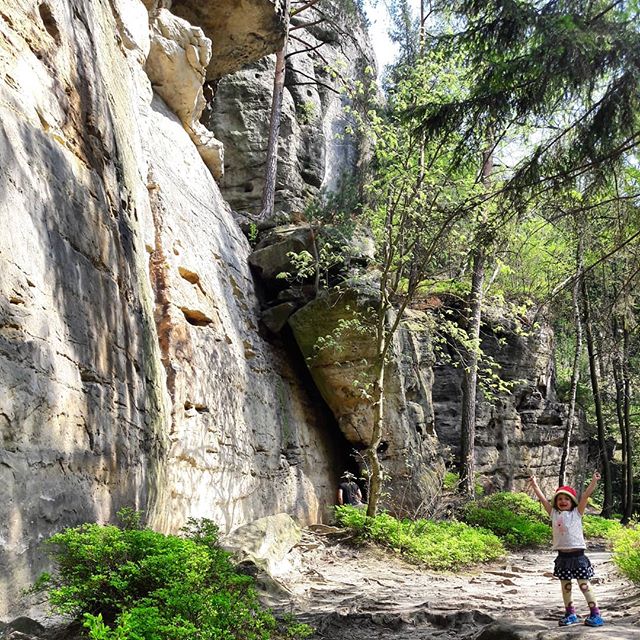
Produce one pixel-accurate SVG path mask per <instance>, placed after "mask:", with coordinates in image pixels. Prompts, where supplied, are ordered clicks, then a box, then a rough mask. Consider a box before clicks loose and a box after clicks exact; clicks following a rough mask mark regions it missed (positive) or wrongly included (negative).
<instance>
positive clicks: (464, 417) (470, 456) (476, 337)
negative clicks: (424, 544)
mask: <svg viewBox="0 0 640 640" xmlns="http://www.w3.org/2000/svg"><path fill="white" fill-rule="evenodd" d="M491 138H492V136H489V139H490V140H491ZM492 171H493V142H491V141H490V142H489V144H488V145H487V149H486V150H485V152H484V153H483V156H482V174H481V175H482V184H483V185H484V187H485V188H486V189H488V187H489V182H490V180H491V173H492ZM477 242H478V246H477V247H476V249H475V251H474V253H473V273H472V276H471V294H470V296H469V307H470V317H469V323H468V327H467V335H468V337H469V342H470V345H471V346H470V348H469V349H468V350H467V362H466V366H465V367H464V368H463V370H462V411H461V417H460V489H461V491H462V493H463V494H465V495H467V496H469V497H470V498H473V497H475V440H476V395H477V387H478V358H479V355H480V324H481V322H482V302H483V299H484V276H485V263H486V248H485V247H484V246H483V244H482V242H481V241H479V240H477Z"/></svg>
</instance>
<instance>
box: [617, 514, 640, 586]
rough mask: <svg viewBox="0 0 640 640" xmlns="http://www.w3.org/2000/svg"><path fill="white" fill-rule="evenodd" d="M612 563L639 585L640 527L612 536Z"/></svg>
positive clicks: (630, 528)
mask: <svg viewBox="0 0 640 640" xmlns="http://www.w3.org/2000/svg"><path fill="white" fill-rule="evenodd" d="M613 561H614V562H615V564H616V566H617V567H618V568H619V569H620V571H622V573H624V575H625V576H627V578H629V580H631V581H633V582H635V583H636V584H640V526H635V527H629V528H622V527H621V528H620V530H619V531H617V532H616V533H614V534H613Z"/></svg>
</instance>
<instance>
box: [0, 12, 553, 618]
mask: <svg viewBox="0 0 640 640" xmlns="http://www.w3.org/2000/svg"><path fill="white" fill-rule="evenodd" d="M329 6H331V7H333V9H332V11H334V12H335V15H336V17H337V18H338V19H337V20H335V21H334V22H333V23H331V25H324V26H323V25H316V26H311V27H309V29H301V30H300V34H301V35H300V37H301V39H302V40H303V42H306V43H307V45H309V46H307V45H305V44H304V43H300V42H298V44H295V45H293V50H294V52H295V53H296V55H292V56H291V57H290V58H289V62H288V73H289V81H288V87H287V92H286V95H285V109H284V118H285V119H284V124H283V136H282V146H281V172H280V175H279V188H278V194H277V202H278V203H279V208H280V209H282V210H285V211H288V212H299V211H301V210H303V209H304V207H305V206H306V204H307V201H308V198H309V197H311V196H314V195H316V194H317V193H318V192H319V191H320V190H321V189H329V190H330V189H331V188H334V187H335V186H336V185H337V184H338V182H339V180H340V178H341V176H342V174H344V173H346V174H349V173H351V172H353V171H354V170H357V168H358V165H359V162H360V157H361V156H360V149H359V147H358V141H356V140H351V139H348V138H344V137H340V138H338V137H336V134H341V133H343V131H344V126H345V119H344V112H343V104H344V97H343V95H342V94H341V93H340V83H341V82H342V80H341V78H340V77H341V76H347V77H352V78H353V77H357V76H358V74H360V73H361V72H362V71H363V70H364V69H365V67H366V66H367V65H368V64H370V60H369V57H370V56H369V54H368V53H367V47H366V44H365V45H363V44H362V43H363V42H366V38H365V35H364V30H363V26H362V24H361V22H360V21H359V20H358V19H355V21H354V22H351V23H349V24H348V25H347V20H353V19H354V18H353V15H352V14H347V13H345V14H341V13H340V10H339V8H338V4H335V3H334V4H330V5H329ZM336 25H337V26H336ZM282 29H283V18H282V7H281V3H280V2H278V1H275V0H242V1H241V2H236V1H233V0H221V1H220V2H216V3H213V2H210V3H209V2H207V3H203V2H197V1H196V0H174V1H173V2H169V1H168V0H144V2H143V1H142V0H44V1H42V0H11V1H10V2H7V1H6V0H0V221H1V223H2V233H0V430H1V433H2V448H0V505H2V507H1V511H0V514H1V518H0V616H1V615H4V612H5V611H6V610H7V607H9V606H10V604H11V603H12V602H13V601H14V600H15V598H16V596H17V595H18V593H19V591H20V589H21V588H22V587H23V586H25V585H27V584H28V583H29V582H31V580H32V579H33V578H34V577H35V576H36V575H37V573H38V572H39V571H40V569H41V568H43V567H44V566H45V565H46V557H45V555H44V553H43V550H42V548H41V546H40V543H41V541H42V540H44V539H45V538H46V537H47V536H49V535H50V534H51V533H53V532H55V531H57V530H59V529H61V528H62V527H64V526H66V525H74V524H78V523H80V522H83V521H88V520H91V521H95V520H98V521H102V522H106V521H110V520H113V518H114V514H115V512H116V511H117V510H118V508H119V507H121V506H132V507H135V508H137V509H141V510H142V511H144V512H145V513H146V514H147V517H148V520H149V522H150V523H151V524H152V526H154V527H156V528H159V529H162V530H164V531H175V530H177V529H178V528H179V527H180V526H181V525H182V524H183V523H184V521H185V520H186V518H188V517H191V516H193V517H201V516H206V517H209V518H212V519H213V520H215V521H216V522H218V523H219V524H220V525H221V527H222V528H223V529H224V530H229V529H231V528H233V527H235V526H236V525H238V524H241V523H245V522H248V521H251V520H253V519H255V518H258V517H261V516H264V515H267V514H272V513H277V512H280V511H285V512H288V513H290V514H292V515H293V516H295V517H296V518H297V519H298V520H299V521H300V522H301V523H302V524H306V523H310V522H319V521H323V520H326V519H327V518H328V517H330V506H331V505H332V504H333V502H334V492H335V486H336V484H337V480H338V476H339V475H340V472H341V471H342V470H343V469H344V468H345V467H346V466H347V465H350V464H353V461H352V460H351V458H350V453H351V451H352V449H353V448H354V447H355V448H362V446H363V444H364V442H365V440H366V428H365V429H364V430H363V429H361V427H362V425H363V424H366V415H365V416H364V418H363V415H361V414H362V412H363V407H362V406H360V405H359V404H358V402H356V401H354V398H353V397H349V395H348V394H346V393H342V392H343V391H344V390H345V388H346V387H345V386H344V385H345V384H350V382H349V381H348V380H346V379H344V380H340V378H339V376H338V373H340V372H342V373H344V371H345V367H343V366H342V363H341V362H340V360H339V358H336V359H335V360H334V361H333V362H332V363H330V364H331V366H330V367H328V368H326V370H325V371H324V372H323V375H322V376H321V375H319V372H318V371H313V369H312V371H311V372H309V371H308V369H307V366H306V364H305V362H304V358H303V354H302V353H301V350H300V349H302V352H304V350H305V340H307V341H308V340H309V336H310V335H312V333H313V331H315V332H316V333H317V332H318V331H320V330H321V325H316V324H315V323H316V321H317V320H320V319H322V320H323V322H325V323H329V324H330V323H331V322H333V321H335V318H332V317H331V314H330V313H327V311H326V309H327V307H325V311H323V312H322V313H320V312H318V311H317V310H318V309H319V308H321V307H320V302H319V301H313V302H310V300H309V298H308V297H305V296H304V295H303V296H302V297H300V298H296V295H294V294H291V292H289V293H287V294H286V295H285V296H284V299H280V300H279V302H280V303H282V304H285V305H288V306H286V309H284V310H283V309H280V311H279V312H280V314H281V315H279V316H278V315H277V314H272V315H271V316H269V315H268V314H267V313H266V312H268V311H269V310H271V309H273V302H274V301H273V300H267V299H265V297H264V296H263V295H261V296H260V298H259V297H258V295H257V293H256V286H255V282H254V275H255V274H256V273H257V271H256V272H252V271H251V270H250V255H251V252H252V249H251V247H250V246H249V243H248V242H247V240H246V238H245V237H244V235H243V234H242V233H241V231H240V228H239V226H238V224H237V221H236V219H234V215H233V212H232V209H231V207H233V208H234V209H236V210H238V209H247V210H250V211H251V210H253V211H255V210H256V209H257V206H258V202H259V196H260V191H261V184H262V183H261V175H262V163H263V162H264V159H263V153H264V149H265V146H266V143H265V141H266V138H267V127H266V122H267V119H268V105H269V101H270V92H271V68H272V61H271V58H270V57H268V54H270V53H272V52H273V51H275V50H276V48H277V47H278V46H280V44H281V42H282V37H283V30H282ZM306 49H309V50H306ZM303 50H306V51H305V52H303ZM265 56H267V57H265ZM247 65H248V66H247ZM347 79H348V78H347ZM307 82H308V83H309V84H307ZM214 94H215V95H214ZM207 102H208V104H207ZM203 109H204V115H201V114H202V113H203ZM202 122H204V123H206V125H207V126H208V128H205V126H203V124H202ZM214 177H215V179H217V180H218V181H219V182H220V183H221V185H222V189H223V192H222V193H221V190H220V188H219V186H218V183H217V182H216V180H215V179H214ZM225 199H226V201H225ZM227 201H228V202H227ZM229 203H231V206H230V205H229ZM365 253H366V252H365ZM251 263H252V264H253V268H254V269H256V264H257V262H256V256H255V253H254V255H253V257H252V258H251ZM278 268H279V266H278V265H277V264H276V266H275V267H274V269H278ZM275 273H276V272H275V271H274V273H273V274H272V275H274V274H275ZM261 286H262V285H259V287H258V289H260V287H261ZM307 303H309V304H311V306H309V307H307V308H306V310H305V309H304V308H303V309H301V310H300V311H298V310H299V309H300V308H301V307H304V305H305V304H307ZM314 304H315V305H316V306H315V307H314V306H313V305H314ZM265 307H266V309H265ZM294 311H298V314H299V315H298V314H296V315H297V318H298V325H299V326H300V325H304V316H305V314H306V315H307V318H311V321H310V322H309V323H308V324H309V327H310V328H311V329H312V330H313V331H312V332H311V333H309V331H307V330H303V331H302V333H299V334H298V338H299V342H300V346H298V345H297V344H296V343H295V340H294V339H293V336H294V333H293V332H292V330H291V329H290V328H289V327H287V325H286V323H287V320H288V318H289V317H290V316H291V314H292V313H293V312H294ZM418 316H420V314H419V313H418V314H417V316H416V317H413V318H409V319H408V321H407V322H406V323H405V327H404V329H403V332H402V333H401V334H400V335H399V336H398V343H397V345H396V350H395V358H396V359H395V361H394V363H393V364H392V367H391V375H390V379H389V393H390V397H391V401H390V403H389V406H390V412H389V415H388V418H389V424H390V425H391V426H392V427H393V428H392V429H391V430H390V431H389V434H388V437H387V438H386V440H385V447H386V448H385V452H384V459H385V463H386V465H387V469H388V470H389V471H391V473H392V476H393V478H394V483H395V485H394V492H395V494H396V496H397V497H398V500H400V501H403V500H405V498H406V499H407V504H408V505H409V506H411V507H412V508H415V507H416V505H418V506H419V505H420V503H421V501H423V500H424V499H425V498H428V496H430V495H431V494H432V492H433V490H434V488H436V487H437V484H438V481H439V478H440V477H441V475H442V472H443V469H444V467H443V456H442V450H441V447H440V441H442V442H444V443H448V444H451V445H452V446H455V441H456V432H455V429H456V426H455V411H456V408H455V403H456V398H457V393H458V392H457V387H456V384H457V383H456V382H455V372H443V371H442V370H439V369H436V374H437V375H436V382H435V387H434V386H433V384H434V382H433V369H432V366H433V360H434V358H433V352H432V348H431V343H430V336H429V335H428V332H425V331H423V330H422V329H421V330H419V331H417V330H416V326H418V325H419V326H423V325H424V323H423V322H422V317H421V316H420V317H418ZM412 321H415V323H414V324H413V325H412ZM292 324H295V323H294V322H293V321H292ZM302 335H304V336H306V337H304V338H303V337H300V336H302ZM542 343H544V340H543V341H542ZM307 346H308V344H307ZM361 346H362V345H361ZM516 347H517V348H516V349H515V351H514V352H513V353H512V354H510V355H508V356H507V355H506V354H502V355H503V356H504V357H505V358H507V359H515V360H516V361H521V362H529V353H528V352H526V350H522V349H520V347H518V345H516ZM363 349H364V352H365V353H366V345H363ZM518 349H520V350H518ZM545 358H546V360H545ZM549 359H550V353H549V352H546V353H545V354H544V355H542V356H541V358H540V360H539V362H538V364H536V366H534V367H531V368H530V370H527V371H526V372H525V373H524V374H521V373H517V374H516V373H514V375H517V376H523V377H526V378H527V380H529V383H530V384H529V387H530V389H531V390H532V393H528V392H527V393H528V395H527V394H524V392H523V395H521V396H518V397H516V398H514V399H510V400H509V401H508V402H507V401H505V402H506V405H505V407H503V408H502V409H495V408H492V407H493V405H491V407H490V406H489V405H487V406H485V407H484V408H483V409H482V412H483V413H482V415H483V416H485V415H486V419H485V417H483V418H482V422H483V425H485V427H484V431H481V435H480V437H481V443H480V444H481V450H480V451H481V459H480V464H481V468H482V470H483V471H486V472H487V473H491V472H492V470H494V471H495V470H500V469H503V470H504V474H506V475H505V478H504V480H500V481H499V482H497V483H496V484H497V486H511V485H513V486H516V487H517V486H518V482H517V479H518V474H520V473H521V472H522V470H524V469H525V468H527V465H533V466H536V465H537V466H539V467H540V468H541V469H545V470H546V471H548V470H550V469H551V468H552V467H551V465H552V464H553V462H549V460H552V455H551V454H554V455H555V454H556V453H557V451H558V449H557V447H555V448H549V447H547V445H546V444H544V442H543V441H544V439H545V438H547V436H549V437H551V438H552V439H553V438H556V436H557V433H558V432H559V431H558V430H559V426H558V424H557V422H553V424H552V425H551V427H552V428H553V429H552V430H553V433H551V434H547V432H546V431H545V429H546V428H547V427H546V426H545V425H548V424H549V422H545V420H548V419H550V418H547V417H545V416H549V415H551V414H553V416H556V413H557V415H560V416H561V413H562V409H561V408H558V409H557V411H556V409H553V407H551V409H550V408H549V407H550V405H549V403H550V402H553V398H552V394H551V388H552V383H551V381H550V379H549V378H545V379H544V380H545V381H544V389H545V392H544V393H545V394H546V395H544V397H543V398H542V400H541V401H540V402H538V404H537V405H536V406H535V407H533V408H532V409H531V411H530V415H531V416H533V417H532V418H531V419H530V420H529V419H528V418H526V417H525V416H526V415H529V414H528V413H527V411H529V409H528V406H529V405H528V404H527V403H529V404H530V403H531V402H534V401H533V400H531V398H533V397H534V396H535V393H536V392H537V391H536V390H538V391H540V384H541V383H540V382H539V380H540V375H541V373H540V371H543V370H544V371H546V367H547V366H548V362H549ZM323 376H324V377H323ZM432 389H433V390H432ZM540 393H542V392H541V391H540ZM432 394H433V396H434V397H433V401H432V397H431V396H432ZM536 398H537V396H536ZM535 402H537V400H536V401H535ZM535 402H534V403H535ZM553 411H556V413H553ZM491 412H494V413H493V414H492V415H491V416H490V413H491ZM550 412H551V413H550ZM364 413H366V412H364ZM559 419H561V417H560V418H559ZM553 420H554V421H556V420H557V419H556V417H553ZM541 425H542V426H541ZM505 434H506V435H505ZM531 438H534V439H537V440H536V446H537V447H538V449H536V451H537V453H536V454H535V455H533V458H532V457H531V455H530V454H528V453H526V451H528V450H529V448H528V445H529V444H530V443H531V442H532V440H531ZM492 439H497V442H498V444H495V446H494V445H493V444H492ZM439 440H440V441H439ZM504 442H507V445H508V446H507V447H505V446H502V449H500V446H499V445H500V443H504ZM516 447H517V448H519V453H518V454H517V456H516V454H515V453H514V451H515V448H516ZM545 447H546V448H545ZM500 451H502V453H500ZM505 456H506V457H505ZM527 456H529V457H527ZM516 458H517V460H520V462H518V464H517V465H515V466H514V465H513V464H511V462H512V461H513V460H515V459H516ZM518 465H519V466H518ZM514 468H515V469H516V471H515V472H514V471H513V469H514ZM546 471H543V473H545V472H546ZM500 473H502V471H501V472H500ZM514 473H515V475H514ZM509 474H511V475H509ZM500 477H502V476H500ZM398 500H396V504H397V503H398Z"/></svg>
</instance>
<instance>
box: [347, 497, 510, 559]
mask: <svg viewBox="0 0 640 640" xmlns="http://www.w3.org/2000/svg"><path fill="white" fill-rule="evenodd" d="M336 516H337V519H338V523H339V524H340V525H342V526H343V527H346V528H348V529H350V530H351V531H353V532H354V533H355V534H356V535H357V537H358V538H359V539H360V540H361V541H365V540H371V541H373V542H375V543H377V544H380V545H382V546H385V547H388V548H390V549H393V550H394V551H395V552H396V553H398V554H401V555H402V556H404V557H405V558H407V559H408V560H411V561H413V562H418V563H420V564H424V565H425V566H426V567H429V568H431V569H439V570H445V569H448V570H451V569H457V568H459V567H461V566H464V565H470V564H476V563H478V562H486V561H488V560H494V559H495V558H499V557H501V556H502V555H504V553H505V550H504V547H503V546H502V543H501V542H500V540H499V539H498V538H497V537H496V536H495V535H493V534H492V533H490V532H489V531H485V530H482V529H477V528H474V527H470V526H468V525H466V524H464V523H462V522H431V521H429V520H416V521H411V520H397V519H396V518H393V517H392V516H390V515H388V514H386V513H382V514H379V515H377V516H376V517H375V518H368V517H367V516H366V514H365V512H364V511H362V510H359V509H356V508H354V507H350V506H346V505H345V506H342V507H336Z"/></svg>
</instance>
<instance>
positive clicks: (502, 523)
mask: <svg viewBox="0 0 640 640" xmlns="http://www.w3.org/2000/svg"><path fill="white" fill-rule="evenodd" d="M464 520H465V522H467V523H469V524H472V525H475V526H479V527H484V528H486V529H489V530H490V531H493V532H494V533H495V534H496V535H497V536H499V537H500V538H502V540H504V542H505V543H506V544H507V545H508V546H510V547H524V546H530V545H534V546H535V545H542V544H547V543H549V542H550V540H551V527H550V525H549V516H548V515H547V513H546V511H545V510H544V509H543V507H542V506H541V505H540V503H539V502H538V501H537V500H533V499H532V498H530V497H529V496H528V495H527V494H526V493H511V492H508V491H506V492H501V493H494V494H492V495H490V496H487V497H486V498H483V499H482V500H477V501H475V502H470V503H468V504H467V505H466V506H465V510H464ZM582 524H583V529H584V535H585V537H586V538H613V537H615V535H616V534H617V533H618V532H619V531H620V530H621V529H622V525H621V524H620V523H619V522H618V521H617V520H608V519H607V518H602V517H600V516H593V515H585V516H584V518H583V520H582Z"/></svg>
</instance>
